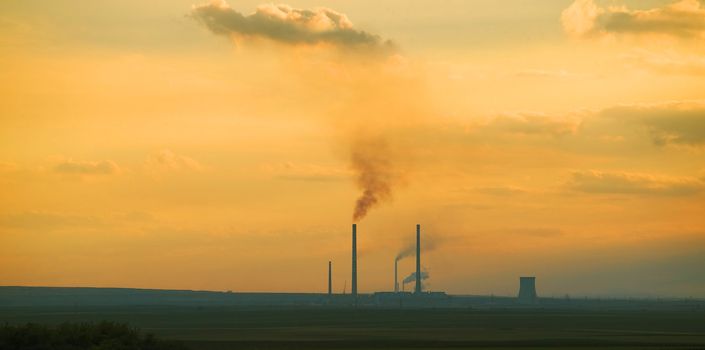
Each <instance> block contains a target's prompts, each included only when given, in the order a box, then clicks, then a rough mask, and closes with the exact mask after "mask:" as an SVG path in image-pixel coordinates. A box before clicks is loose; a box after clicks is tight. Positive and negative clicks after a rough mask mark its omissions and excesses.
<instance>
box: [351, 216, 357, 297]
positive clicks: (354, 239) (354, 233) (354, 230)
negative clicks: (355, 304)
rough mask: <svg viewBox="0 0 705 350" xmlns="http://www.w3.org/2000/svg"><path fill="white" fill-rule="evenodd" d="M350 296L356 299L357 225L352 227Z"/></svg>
mask: <svg viewBox="0 0 705 350" xmlns="http://www.w3.org/2000/svg"><path fill="white" fill-rule="evenodd" d="M352 295H353V296H354V297H357V224H353V225H352Z"/></svg>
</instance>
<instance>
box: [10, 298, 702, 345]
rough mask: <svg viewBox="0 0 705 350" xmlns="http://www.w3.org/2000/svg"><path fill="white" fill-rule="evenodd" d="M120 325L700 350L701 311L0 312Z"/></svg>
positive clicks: (219, 341)
mask: <svg viewBox="0 0 705 350" xmlns="http://www.w3.org/2000/svg"><path fill="white" fill-rule="evenodd" d="M100 320H111V321H118V322H128V323H130V324H131V325H133V326H137V327H140V328H142V329H143V330H145V331H147V332H152V333H155V334H156V335H158V336H160V337H161V338H165V339H171V340H180V341H183V342H184V343H185V344H186V345H188V346H190V347H191V348H193V349H409V348H414V349H443V348H449V349H450V348H453V349H477V348H493V349H501V348H514V347H521V348H524V349H532V348H536V349H541V348H579V349H591V348H595V349H604V348H622V349H624V348H634V349H642V348H653V349H661V348H688V349H705V310H691V311H567V310H472V309H444V310H441V309H438V310H369V309H367V310H355V309H328V308H320V307H319V308H283V309H282V308H243V307H166V306H165V307H110V308H106V307H95V308H90V307H80V308H66V307H65V308H36V307H35V308H33V307H22V308H2V309H0V322H2V323H11V324H19V323H26V322H38V323H46V324H58V323H62V322H66V321H71V322H83V321H89V322H92V321H100Z"/></svg>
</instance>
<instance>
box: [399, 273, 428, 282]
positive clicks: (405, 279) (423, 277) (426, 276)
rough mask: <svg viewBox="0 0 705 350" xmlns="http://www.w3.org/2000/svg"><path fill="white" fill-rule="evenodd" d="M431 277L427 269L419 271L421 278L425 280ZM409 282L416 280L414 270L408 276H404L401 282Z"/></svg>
mask: <svg viewBox="0 0 705 350" xmlns="http://www.w3.org/2000/svg"><path fill="white" fill-rule="evenodd" d="M429 277H431V275H429V274H428V271H421V280H422V281H423V280H425V279H428V278H429ZM411 282H416V272H412V273H411V274H410V275H409V276H406V278H404V280H403V281H402V283H404V284H407V283H411Z"/></svg>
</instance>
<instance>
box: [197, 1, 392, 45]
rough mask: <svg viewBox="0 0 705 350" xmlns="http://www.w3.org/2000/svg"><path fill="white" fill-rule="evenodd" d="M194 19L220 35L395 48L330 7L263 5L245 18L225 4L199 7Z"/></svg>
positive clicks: (307, 43) (213, 2)
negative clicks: (306, 8)
mask: <svg viewBox="0 0 705 350" xmlns="http://www.w3.org/2000/svg"><path fill="white" fill-rule="evenodd" d="M190 16H191V17H192V18H195V19H196V20H198V21H199V22H200V23H202V24H203V25H205V26H206V27H207V28H208V29H209V30H210V31H212V32H213V33H215V34H218V35H225V36H228V37H236V38H245V39H267V40H272V41H275V42H279V43H284V44H291V45H297V44H304V45H316V44H330V45H334V46H337V47H345V48H367V49H371V48H372V49H380V48H386V49H389V48H392V47H393V44H392V43H391V42H390V41H384V40H382V38H380V37H379V36H378V35H374V34H370V33H367V32H365V31H361V30H358V29H355V28H354V27H353V24H352V22H350V20H349V19H348V17H347V16H346V15H345V14H342V13H339V12H336V11H334V10H331V9H328V8H323V7H321V8H315V9H312V10H304V9H297V8H293V7H291V6H289V5H284V4H279V5H274V4H263V5H260V6H258V7H257V9H256V10H255V12H254V13H253V14H249V15H243V14H241V13H239V12H237V11H235V10H234V9H233V8H232V7H230V5H228V4H227V3H226V2H225V1H223V0H220V1H211V2H210V3H207V4H203V5H196V6H194V7H193V9H192V10H191V12H190Z"/></svg>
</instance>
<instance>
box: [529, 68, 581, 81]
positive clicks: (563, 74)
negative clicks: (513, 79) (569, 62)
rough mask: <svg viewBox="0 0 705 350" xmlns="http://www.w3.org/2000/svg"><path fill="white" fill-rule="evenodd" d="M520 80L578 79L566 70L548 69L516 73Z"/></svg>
mask: <svg viewBox="0 0 705 350" xmlns="http://www.w3.org/2000/svg"><path fill="white" fill-rule="evenodd" d="M516 76H517V77H520V78H544V79H569V78H574V77H577V76H576V75H575V74H572V73H570V72H568V71H566V70H564V69H559V70H546V69H525V70H521V71H519V72H517V73H516Z"/></svg>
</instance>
